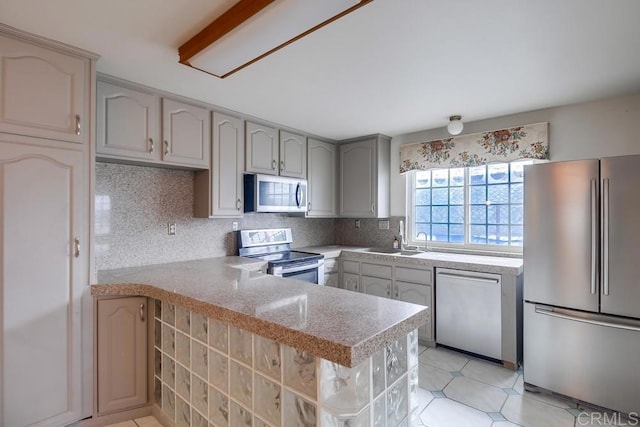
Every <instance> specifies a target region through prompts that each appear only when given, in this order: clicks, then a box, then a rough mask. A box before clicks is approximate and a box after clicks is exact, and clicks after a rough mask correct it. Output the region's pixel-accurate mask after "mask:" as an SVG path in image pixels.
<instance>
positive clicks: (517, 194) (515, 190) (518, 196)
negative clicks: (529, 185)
mask: <svg viewBox="0 0 640 427" xmlns="http://www.w3.org/2000/svg"><path fill="white" fill-rule="evenodd" d="M523 192H524V185H523V184H511V203H524V198H523V197H522V194H523Z"/></svg>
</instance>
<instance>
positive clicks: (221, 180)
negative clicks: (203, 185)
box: [211, 112, 244, 217]
mask: <svg viewBox="0 0 640 427" xmlns="http://www.w3.org/2000/svg"><path fill="white" fill-rule="evenodd" d="M243 168H244V122H243V120H241V119H238V118H236V117H231V116H227V115H226V114H221V113H217V112H214V113H213V157H212V161H211V172H212V177H213V180H212V183H211V190H212V192H213V193H212V197H213V198H212V200H213V206H212V210H211V216H214V217H215V216H225V217H240V216H242V200H243V199H242V170H243Z"/></svg>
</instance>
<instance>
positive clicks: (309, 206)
mask: <svg viewBox="0 0 640 427" xmlns="http://www.w3.org/2000/svg"><path fill="white" fill-rule="evenodd" d="M307 211H309V212H311V202H309V204H308V205H307Z"/></svg>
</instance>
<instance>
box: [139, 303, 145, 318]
mask: <svg viewBox="0 0 640 427" xmlns="http://www.w3.org/2000/svg"><path fill="white" fill-rule="evenodd" d="M140 321H141V322H144V303H142V304H140Z"/></svg>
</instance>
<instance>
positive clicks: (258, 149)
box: [245, 121, 279, 175]
mask: <svg viewBox="0 0 640 427" xmlns="http://www.w3.org/2000/svg"><path fill="white" fill-rule="evenodd" d="M245 136H246V142H247V143H246V147H245V155H246V165H245V170H246V171H247V172H254V173H266V174H270V175H278V170H279V169H278V168H279V164H278V151H279V142H278V130H277V129H274V128H272V127H269V126H264V125H261V124H258V123H253V122H249V121H248V122H246V133H245Z"/></svg>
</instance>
